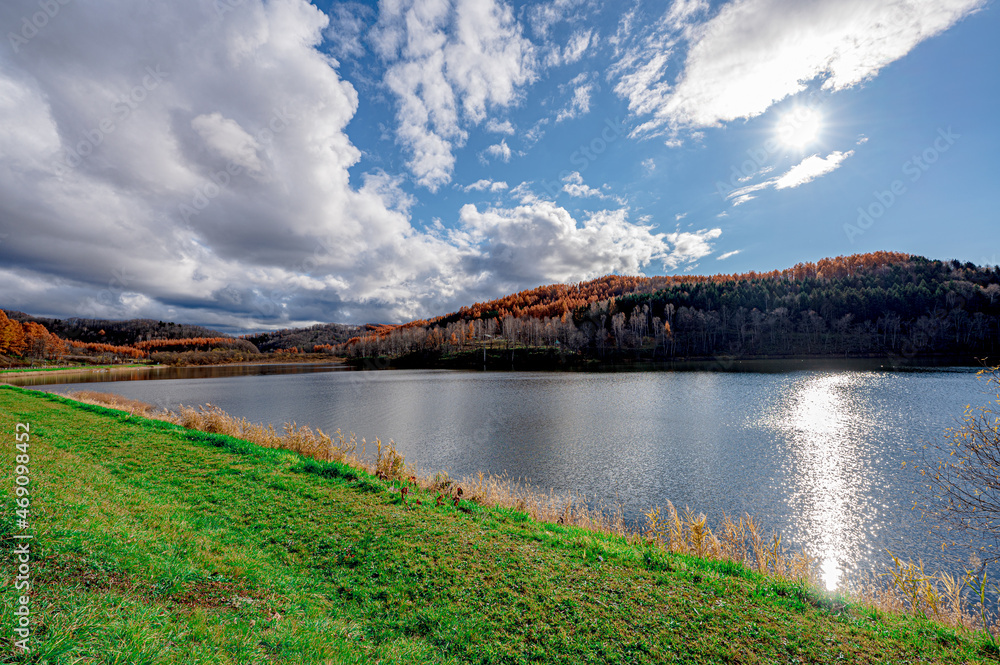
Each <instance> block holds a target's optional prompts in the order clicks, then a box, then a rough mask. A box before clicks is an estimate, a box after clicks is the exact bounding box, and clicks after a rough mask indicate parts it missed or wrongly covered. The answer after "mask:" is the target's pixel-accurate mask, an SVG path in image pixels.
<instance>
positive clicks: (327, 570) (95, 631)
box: [0, 387, 995, 664]
mask: <svg viewBox="0 0 1000 665" xmlns="http://www.w3.org/2000/svg"><path fill="white" fill-rule="evenodd" d="M0 422H2V432H3V437H5V438H6V441H4V442H3V445H2V446H0V449H2V450H3V453H2V455H0V469H2V471H0V481H2V486H3V490H2V491H0V498H2V499H3V502H4V506H3V510H2V515H0V540H2V541H3V551H4V555H3V561H2V566H3V575H4V581H5V584H4V586H3V587H2V589H0V596H2V598H3V613H2V617H0V662H37V663H42V662H49V663H184V664H190V663H366V664H367V663H408V664H410V663H414V664H422V663H467V662H469V663H536V662H537V663H573V664H576V663H673V662H676V663H729V662H733V663H803V662H814V663H833V662H855V663H903V662H922V663H923V662H942V663H960V662H970V661H974V662H980V661H984V662H985V661H988V660H991V659H992V658H993V657H994V655H993V654H994V653H995V651H992V650H991V647H989V646H988V645H987V644H986V643H985V638H982V637H979V636H977V635H975V634H972V633H965V632H956V631H954V630H951V629H948V628H944V627H941V626H939V625H937V624H934V623H932V622H929V621H927V620H924V619H916V618H909V617H900V616H885V615H882V614H879V615H877V616H876V615H873V613H872V612H871V611H865V610H862V609H858V608H852V607H849V606H847V607H845V606H844V605H843V604H842V603H840V602H837V601H836V600H834V599H828V598H825V597H823V596H822V595H820V594H819V593H818V592H815V591H812V590H808V589H803V588H801V587H799V586H796V585H794V584H790V583H787V582H783V581H780V580H775V579H771V578H766V577H762V576H760V575H757V574H755V573H751V572H749V571H747V570H746V569H745V568H743V567H742V566H738V565H734V564H729V563H718V562H715V563H712V562H707V561H702V560H698V559H693V558H689V557H682V556H673V555H667V554H665V553H663V552H661V551H657V550H652V549H649V548H646V547H644V546H638V545H636V546H633V545H629V544H627V543H626V542H625V541H624V540H622V539H621V538H618V537H612V536H600V535H595V534H593V533H588V532H585V531H582V530H579V529H575V528H567V527H562V526H558V525H551V524H539V523H535V522H532V521H530V520H528V519H527V518H526V517H525V516H524V515H523V514H520V513H517V512H514V511H511V510H501V509H492V508H490V509H487V508H481V507H479V506H476V505H474V504H469V503H467V502H462V503H461V504H460V505H459V507H458V508H456V507H453V506H452V505H450V503H447V502H446V503H445V505H444V506H442V507H437V506H435V505H434V503H435V502H434V500H433V497H431V496H429V495H426V494H421V493H418V494H417V495H416V496H414V494H411V495H410V500H409V502H408V503H407V505H402V504H401V503H400V498H399V494H398V493H396V494H391V493H390V492H389V491H388V488H387V486H386V484H385V483H383V482H382V481H380V480H378V479H376V478H374V477H372V476H368V475H367V474H363V473H361V472H358V471H356V470H353V469H350V468H348V467H345V466H342V465H340V464H337V463H321V462H315V461H313V460H306V459H304V458H302V457H300V456H298V455H296V454H293V453H289V452H285V451H278V450H269V449H263V448H260V447H257V446H255V445H252V444H248V443H246V442H242V441H239V440H236V439H231V438H228V437H224V436H220V435H213V434H204V433H200V432H193V431H189V430H185V429H182V428H180V427H177V426H175V425H171V424H167V423H163V422H159V421H150V420H144V419H141V418H137V417H131V416H128V415H126V414H124V413H122V412H120V411H113V410H109V409H105V408H102V407H96V406H89V405H82V404H78V403H75V402H71V401H69V400H66V399H64V398H61V397H58V396H54V395H48V394H44V393H36V392H31V391H26V390H22V389H19V388H12V387H2V388H0ZM18 422H27V423H30V425H31V444H30V446H31V447H30V455H31V463H30V474H31V479H32V483H31V490H32V506H31V510H32V512H31V517H30V522H31V531H32V533H33V534H34V536H35V540H34V541H32V543H33V545H32V547H33V551H32V558H33V568H32V577H33V585H34V589H33V592H32V593H33V595H32V601H31V605H32V608H33V616H34V624H33V637H32V640H33V641H32V644H33V646H34V651H33V652H31V653H30V654H28V655H27V656H24V655H19V654H18V652H16V651H15V650H14V648H13V644H12V638H13V632H12V629H13V608H14V603H15V596H16V593H15V591H14V590H13V587H12V586H11V585H10V582H11V578H12V576H13V570H14V561H13V558H12V556H11V554H10V551H11V550H10V546H11V544H12V542H13V540H12V538H11V534H12V533H14V532H17V531H16V529H15V525H14V522H13V519H14V513H13V510H14V507H13V503H12V499H11V496H12V489H11V488H12V487H13V481H12V478H13V473H14V467H15V459H14V455H15V453H16V451H15V450H14V428H15V424H16V423H18ZM414 498H420V499H421V500H422V502H423V505H421V506H417V505H416V504H415V502H414V500H413V499H414Z"/></svg>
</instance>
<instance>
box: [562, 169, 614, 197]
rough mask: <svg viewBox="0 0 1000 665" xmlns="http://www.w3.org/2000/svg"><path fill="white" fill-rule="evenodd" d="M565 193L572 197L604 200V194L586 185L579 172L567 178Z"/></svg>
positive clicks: (564, 187)
mask: <svg viewBox="0 0 1000 665" xmlns="http://www.w3.org/2000/svg"><path fill="white" fill-rule="evenodd" d="M562 180H563V183H564V184H563V188H562V189H563V191H564V192H566V193H567V194H569V195H570V196H576V197H580V198H589V197H592V196H596V197H598V198H604V193H603V192H601V190H599V189H595V188H593V187H590V186H589V185H586V184H584V182H583V176H581V175H580V172H579V171H573V172H572V173H570V174H569V175H567V176H565V177H564V178H563V179H562Z"/></svg>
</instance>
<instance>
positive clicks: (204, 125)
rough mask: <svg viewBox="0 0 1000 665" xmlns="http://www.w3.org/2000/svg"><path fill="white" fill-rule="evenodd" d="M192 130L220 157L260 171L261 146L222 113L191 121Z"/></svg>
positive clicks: (202, 116) (201, 116)
mask: <svg viewBox="0 0 1000 665" xmlns="http://www.w3.org/2000/svg"><path fill="white" fill-rule="evenodd" d="M191 128H192V129H194V131H196V132H197V133H198V135H199V136H200V137H201V138H202V140H203V141H205V144H206V145H207V146H208V147H209V148H210V149H211V150H212V151H214V152H215V153H216V154H217V155H218V156H220V157H222V158H223V159H225V160H227V161H231V162H234V163H236V164H238V165H239V166H242V167H243V168H245V169H249V170H251V171H260V169H261V162H260V159H259V158H258V156H257V151H258V150H260V148H261V145H260V144H259V143H258V142H257V141H256V140H255V139H254V138H253V137H252V136H250V134H248V133H247V132H246V130H244V129H243V128H242V127H240V125H239V123H238V122H236V121H235V120H232V119H230V118H223V117H222V114H221V113H211V114H206V115H199V116H197V117H195V118H194V119H193V120H191Z"/></svg>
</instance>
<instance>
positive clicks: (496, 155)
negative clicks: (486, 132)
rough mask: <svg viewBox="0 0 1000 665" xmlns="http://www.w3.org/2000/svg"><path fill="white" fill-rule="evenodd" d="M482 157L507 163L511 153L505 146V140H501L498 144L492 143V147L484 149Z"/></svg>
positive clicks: (508, 147)
mask: <svg viewBox="0 0 1000 665" xmlns="http://www.w3.org/2000/svg"><path fill="white" fill-rule="evenodd" d="M483 155H484V157H490V158H492V159H499V160H500V161H503V162H509V161H510V156H511V151H510V146H509V145H507V141H506V140H501V141H500V143H494V144H493V145H491V146H489V147H488V148H486V150H485V151H484V152H483Z"/></svg>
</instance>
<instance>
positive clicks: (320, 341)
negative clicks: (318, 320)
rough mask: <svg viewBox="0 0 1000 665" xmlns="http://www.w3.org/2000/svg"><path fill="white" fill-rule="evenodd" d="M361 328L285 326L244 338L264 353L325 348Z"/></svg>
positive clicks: (341, 325)
mask: <svg viewBox="0 0 1000 665" xmlns="http://www.w3.org/2000/svg"><path fill="white" fill-rule="evenodd" d="M363 330H364V328H362V327H361V326H352V325H345V324H341V323H323V324H319V325H315V326H310V327H309V328H285V329H283V330H274V331H271V332H262V333H254V334H251V335H245V336H244V339H246V340H247V341H249V342H251V343H253V344H254V345H255V346H256V347H257V348H258V349H260V350H261V351H262V352H265V353H266V352H268V351H276V350H278V349H297V350H301V351H313V350H327V349H328V348H332V347H333V346H334V345H336V344H342V343H343V342H346V341H347V340H348V339H350V338H351V337H354V336H355V335H358V334H360V333H361V332H362V331H363Z"/></svg>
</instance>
